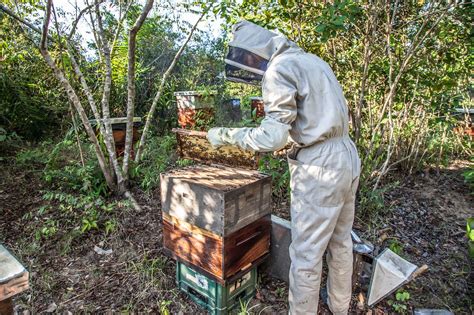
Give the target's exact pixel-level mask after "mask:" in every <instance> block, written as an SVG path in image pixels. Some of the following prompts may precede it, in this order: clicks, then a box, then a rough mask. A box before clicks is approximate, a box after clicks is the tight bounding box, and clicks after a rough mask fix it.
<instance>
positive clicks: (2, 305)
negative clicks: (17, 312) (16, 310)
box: [0, 298, 13, 315]
mask: <svg viewBox="0 0 474 315" xmlns="http://www.w3.org/2000/svg"><path fill="white" fill-rule="evenodd" d="M0 315H13V301H12V299H11V298H8V299H6V300H3V301H0Z"/></svg>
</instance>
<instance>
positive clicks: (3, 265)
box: [0, 245, 26, 283]
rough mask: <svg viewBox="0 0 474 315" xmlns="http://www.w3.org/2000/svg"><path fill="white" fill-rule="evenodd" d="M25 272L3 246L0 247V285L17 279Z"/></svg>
mask: <svg viewBox="0 0 474 315" xmlns="http://www.w3.org/2000/svg"><path fill="white" fill-rule="evenodd" d="M25 271H26V270H25V267H23V265H22V264H21V263H20V262H19V261H18V260H17V259H16V258H15V257H14V256H13V255H12V254H11V253H10V252H9V251H8V250H7V249H6V248H5V247H4V246H3V245H0V283H5V282H7V281H9V280H11V279H14V278H17V277H19V276H20V275H21V274H22V273H24V272H25Z"/></svg>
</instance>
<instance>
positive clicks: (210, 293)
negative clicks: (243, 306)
mask: <svg viewBox="0 0 474 315" xmlns="http://www.w3.org/2000/svg"><path fill="white" fill-rule="evenodd" d="M176 282H177V284H178V287H179V289H180V290H181V291H183V292H185V293H186V294H188V296H189V297H190V298H191V299H192V300H193V301H194V302H196V303H197V304H198V305H199V306H201V307H203V308H205V309H207V310H208V311H209V313H210V314H228V313H229V312H230V311H231V310H233V309H238V308H239V307H240V303H241V302H242V303H247V301H249V300H251V299H252V298H253V297H254V295H255V287H256V284H257V267H254V268H252V269H251V270H250V271H249V272H247V273H246V274H244V275H243V276H242V277H240V278H238V279H236V280H234V281H232V282H230V283H228V284H226V285H221V284H219V283H217V282H216V281H214V280H212V279H210V278H208V277H206V276H204V275H202V274H200V273H199V272H197V271H195V270H194V269H192V268H190V267H188V266H186V265H185V264H183V263H181V262H179V261H177V262H176Z"/></svg>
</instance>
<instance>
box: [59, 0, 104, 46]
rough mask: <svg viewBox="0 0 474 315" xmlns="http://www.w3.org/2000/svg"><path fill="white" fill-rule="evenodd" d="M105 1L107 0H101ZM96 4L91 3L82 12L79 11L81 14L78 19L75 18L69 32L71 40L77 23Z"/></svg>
mask: <svg viewBox="0 0 474 315" xmlns="http://www.w3.org/2000/svg"><path fill="white" fill-rule="evenodd" d="M104 1H105V0H100V1H99V3H102V2H104ZM94 6H95V4H90V5H88V6H87V7H85V8H84V9H82V10H81V12H79V15H78V16H77V17H76V19H75V20H74V23H73V24H72V29H71V32H69V35H68V37H67V39H68V40H70V39H71V38H72V36H74V33H75V32H76V28H77V24H79V21H80V20H81V17H82V15H83V14H84V13H86V12H87V11H88V10H90V9H92V8H93V7H94Z"/></svg>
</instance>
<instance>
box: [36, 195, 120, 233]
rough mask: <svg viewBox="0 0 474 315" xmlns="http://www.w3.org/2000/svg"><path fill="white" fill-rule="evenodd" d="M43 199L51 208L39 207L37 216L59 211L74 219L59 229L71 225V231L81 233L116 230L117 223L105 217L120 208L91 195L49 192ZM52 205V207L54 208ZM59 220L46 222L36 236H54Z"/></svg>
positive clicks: (113, 203)
mask: <svg viewBox="0 0 474 315" xmlns="http://www.w3.org/2000/svg"><path fill="white" fill-rule="evenodd" d="M43 199H44V200H45V201H49V202H51V206H43V207H40V208H39V209H38V211H37V214H38V215H39V216H45V215H47V214H48V213H49V214H50V215H53V213H54V211H60V213H63V214H65V215H64V217H67V218H69V219H71V218H73V219H74V222H62V225H61V227H62V228H65V227H67V226H68V225H69V224H71V225H72V229H74V230H78V231H80V232H81V233H87V232H90V231H92V230H99V229H100V230H103V231H104V232H105V233H106V234H109V233H111V232H113V231H114V230H115V229H116V226H117V222H116V220H115V219H113V218H109V219H107V216H108V214H111V213H113V212H114V210H115V209H116V208H118V207H121V206H122V205H119V204H118V203H116V202H108V201H106V200H105V199H104V198H102V197H97V196H94V195H92V194H88V195H84V194H75V195H73V194H68V193H64V192H60V191H50V190H48V191H45V192H44V193H43ZM52 205H54V208H53V206H52ZM61 218H62V216H59V217H58V221H52V220H51V219H48V220H46V222H45V224H44V225H43V228H41V229H40V230H39V231H38V232H37V235H40V236H42V237H49V236H51V235H54V234H55V233H56V231H57V227H58V226H59V223H60V221H59V220H61ZM64 223H65V224H64ZM37 238H38V237H37Z"/></svg>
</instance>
